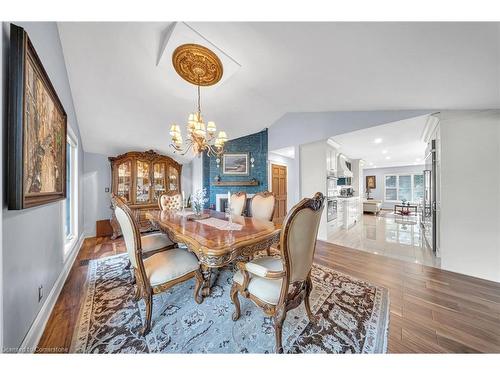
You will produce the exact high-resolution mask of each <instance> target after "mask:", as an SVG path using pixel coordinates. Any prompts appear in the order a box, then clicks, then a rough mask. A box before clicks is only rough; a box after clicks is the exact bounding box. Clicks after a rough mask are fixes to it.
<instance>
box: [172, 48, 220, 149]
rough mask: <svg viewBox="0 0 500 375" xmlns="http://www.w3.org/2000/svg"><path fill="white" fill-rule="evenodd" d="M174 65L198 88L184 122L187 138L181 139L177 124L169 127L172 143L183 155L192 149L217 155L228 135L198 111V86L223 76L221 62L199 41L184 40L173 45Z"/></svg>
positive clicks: (179, 72) (210, 83)
mask: <svg viewBox="0 0 500 375" xmlns="http://www.w3.org/2000/svg"><path fill="white" fill-rule="evenodd" d="M172 63H173V65H174V68H175V70H176V72H177V74H179V75H180V76H181V77H182V78H183V79H184V80H186V81H188V82H189V83H191V84H193V85H196V86H197V90H198V108H197V111H196V112H195V113H191V114H189V116H188V122H187V126H186V141H185V142H184V141H183V139H182V133H181V128H180V126H179V125H177V124H172V125H171V127H170V136H171V137H172V143H171V144H170V146H171V147H173V148H174V152H179V153H181V155H185V154H186V153H187V152H188V151H189V150H191V149H192V151H193V153H194V154H195V155H197V156H200V155H201V154H202V153H203V152H206V153H207V154H208V156H220V155H222V153H223V152H224V144H225V143H226V142H227V135H226V132H224V131H219V134H218V135H217V136H216V133H217V127H216V125H215V122H213V121H208V122H207V123H206V124H205V122H204V120H203V116H202V115H201V94H200V90H201V86H211V85H214V84H216V83H217V82H219V80H220V79H221V78H222V63H221V61H220V60H219V58H218V57H217V55H216V54H215V53H213V52H212V51H211V50H209V49H208V48H206V47H203V46H201V45H198V44H183V45H181V46H179V47H177V48H176V50H175V51H174V53H173V55H172Z"/></svg>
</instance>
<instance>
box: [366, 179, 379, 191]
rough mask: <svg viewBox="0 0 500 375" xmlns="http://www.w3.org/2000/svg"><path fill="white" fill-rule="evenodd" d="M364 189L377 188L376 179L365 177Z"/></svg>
mask: <svg viewBox="0 0 500 375" xmlns="http://www.w3.org/2000/svg"><path fill="white" fill-rule="evenodd" d="M366 187H367V188H368V189H376V188H377V177H376V176H366Z"/></svg>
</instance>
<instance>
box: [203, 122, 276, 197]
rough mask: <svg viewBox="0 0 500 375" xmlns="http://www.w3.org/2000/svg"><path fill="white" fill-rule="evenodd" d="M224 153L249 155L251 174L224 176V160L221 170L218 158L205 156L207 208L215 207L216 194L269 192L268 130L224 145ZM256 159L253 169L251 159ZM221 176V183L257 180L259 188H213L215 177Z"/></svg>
mask: <svg viewBox="0 0 500 375" xmlns="http://www.w3.org/2000/svg"><path fill="white" fill-rule="evenodd" d="M224 152H227V153H244V152H248V153H249V165H250V173H249V175H248V176H227V175H224V174H222V158H221V163H220V166H219V168H217V162H216V159H217V158H216V157H213V156H212V157H208V156H207V155H206V154H203V187H205V188H206V189H207V195H208V197H209V202H208V203H207V207H210V206H212V205H213V206H215V197H216V194H227V192H228V191H230V192H231V193H235V192H238V191H245V192H246V193H248V194H253V193H257V192H259V191H264V190H268V183H267V181H268V178H267V174H268V168H267V129H265V130H263V131H261V132H259V133H255V134H250V135H247V136H246V137H241V138H236V139H232V140H230V141H227V142H226V144H225V145H224ZM252 157H253V158H254V159H255V161H254V167H253V168H252V166H251V163H250V159H251V158H252ZM216 176H220V180H221V181H248V180H251V179H252V178H255V179H256V180H257V181H259V185H257V186H213V185H212V183H213V182H214V181H215V177H216Z"/></svg>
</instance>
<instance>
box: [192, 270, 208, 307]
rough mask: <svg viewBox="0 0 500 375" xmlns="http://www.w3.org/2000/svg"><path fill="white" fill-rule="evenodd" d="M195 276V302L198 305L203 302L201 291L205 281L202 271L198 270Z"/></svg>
mask: <svg viewBox="0 0 500 375" xmlns="http://www.w3.org/2000/svg"><path fill="white" fill-rule="evenodd" d="M194 276H195V278H196V284H195V286H194V300H195V302H196V303H197V304H200V303H202V302H203V296H202V295H201V293H200V289H201V287H202V285H203V282H204V281H205V280H204V279H203V275H202V273H201V271H200V270H196V273H195V274H194Z"/></svg>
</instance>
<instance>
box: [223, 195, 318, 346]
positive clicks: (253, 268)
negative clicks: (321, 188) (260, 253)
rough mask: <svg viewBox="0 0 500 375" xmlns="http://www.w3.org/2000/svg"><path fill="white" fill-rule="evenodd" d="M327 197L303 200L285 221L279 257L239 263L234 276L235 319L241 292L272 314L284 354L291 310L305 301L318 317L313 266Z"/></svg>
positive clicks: (308, 313) (238, 312)
mask: <svg viewBox="0 0 500 375" xmlns="http://www.w3.org/2000/svg"><path fill="white" fill-rule="evenodd" d="M324 201H325V197H324V195H323V194H321V193H319V192H318V193H316V194H315V195H314V197H313V198H305V199H302V200H301V201H300V202H299V203H298V204H297V205H295V206H294V207H293V208H292V209H291V210H290V212H289V213H288V215H287V216H286V218H285V220H284V222H283V229H282V230H281V234H280V242H279V244H276V245H273V248H274V249H273V250H276V251H277V252H279V254H280V258H275V257H270V256H264V257H262V258H258V259H254V260H252V261H250V262H247V263H244V262H237V263H236V266H237V269H238V271H237V272H236V273H235V274H234V276H233V286H232V288H231V300H232V301H233V303H234V306H235V311H234V313H233V320H234V321H236V320H238V319H239V318H240V315H241V310H240V301H239V299H238V295H239V294H241V295H242V296H243V297H245V298H249V299H250V300H251V301H252V302H254V303H255V304H256V305H257V306H258V307H260V308H262V309H263V311H264V313H265V314H266V315H268V316H272V317H273V322H274V330H275V337H276V348H275V349H276V352H277V353H282V352H283V346H282V339H281V331H282V325H283V322H284V321H285V318H286V314H287V312H288V311H289V310H292V309H294V308H296V307H298V306H299V305H300V304H301V303H302V301H304V304H305V308H306V313H307V316H308V317H309V321H310V322H315V321H316V319H315V317H314V315H313V314H312V312H311V306H310V301H309V298H310V295H311V291H312V287H313V286H312V281H311V268H312V264H313V257H314V251H315V249H316V237H317V235H318V228H319V223H320V221H321V214H322V212H323V208H324Z"/></svg>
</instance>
